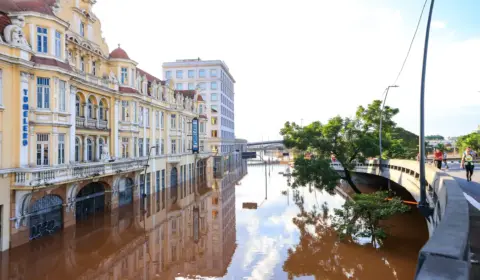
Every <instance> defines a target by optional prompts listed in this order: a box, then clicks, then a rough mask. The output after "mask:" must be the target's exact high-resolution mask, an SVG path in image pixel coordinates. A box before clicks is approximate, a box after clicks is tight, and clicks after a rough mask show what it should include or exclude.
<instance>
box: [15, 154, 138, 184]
mask: <svg viewBox="0 0 480 280" xmlns="http://www.w3.org/2000/svg"><path fill="white" fill-rule="evenodd" d="M145 164H146V160H119V161H114V162H91V163H85V164H78V165H69V166H65V167H49V168H25V169H16V171H15V172H14V173H15V182H14V185H15V186H16V187H36V186H45V185H53V184H61V183H64V182H69V181H73V180H78V179H80V178H89V177H95V176H108V175H113V174H117V173H124V172H131V171H137V170H141V169H142V168H144V166H145Z"/></svg>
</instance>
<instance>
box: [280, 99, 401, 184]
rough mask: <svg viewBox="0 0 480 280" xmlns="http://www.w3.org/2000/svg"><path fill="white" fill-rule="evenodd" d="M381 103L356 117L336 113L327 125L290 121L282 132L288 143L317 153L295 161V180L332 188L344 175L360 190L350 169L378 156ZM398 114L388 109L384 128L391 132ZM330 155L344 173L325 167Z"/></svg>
mask: <svg viewBox="0 0 480 280" xmlns="http://www.w3.org/2000/svg"><path fill="white" fill-rule="evenodd" d="M379 102H380V101H379V100H376V101H374V102H373V103H372V104H370V105H369V106H368V107H367V108H363V107H362V106H360V107H359V108H358V109H357V113H356V117H355V118H353V119H351V118H342V117H340V116H337V117H334V118H331V119H330V120H329V121H328V122H327V123H326V124H322V123H320V122H313V123H311V124H310V125H307V126H305V127H302V126H299V125H297V124H295V123H289V122H287V123H286V124H285V126H284V128H283V129H282V130H281V131H280V133H281V135H282V136H283V139H284V143H285V146H286V147H288V148H296V149H298V150H300V151H302V152H311V153H312V154H313V155H314V157H313V158H312V159H311V160H303V159H300V158H297V159H296V160H295V170H297V171H295V172H294V173H293V177H294V178H295V180H297V181H298V182H299V183H302V184H304V183H306V182H311V183H313V184H314V185H315V186H316V187H317V188H321V189H324V188H327V190H329V189H331V188H332V183H331V181H332V180H335V181H336V180H337V179H338V178H342V179H344V180H346V181H347V182H348V183H349V185H350V187H351V188H352V189H353V190H354V191H355V192H356V193H361V192H360V190H359V189H358V188H357V186H356V185H355V183H354V182H353V180H352V177H351V172H352V170H353V169H354V168H355V165H356V163H357V162H363V161H365V159H366V158H367V157H373V156H376V155H378V151H379V149H378V123H377V120H378V118H379V113H380V111H379V110H380V103H379ZM397 113H398V110H397V109H391V108H389V107H386V108H385V111H384V114H383V119H384V121H383V123H384V126H383V127H384V128H383V129H384V131H386V132H388V131H390V130H391V127H392V126H394V125H395V123H394V122H393V121H392V120H391V118H392V117H393V116H394V115H395V114H397ZM331 155H334V156H335V158H336V160H337V161H338V162H339V163H340V164H341V165H342V167H343V174H344V175H343V176H340V175H336V174H334V173H333V172H332V170H331V169H330V168H326V167H327V166H330V162H331ZM312 171H314V172H312ZM339 176H340V177H339Z"/></svg>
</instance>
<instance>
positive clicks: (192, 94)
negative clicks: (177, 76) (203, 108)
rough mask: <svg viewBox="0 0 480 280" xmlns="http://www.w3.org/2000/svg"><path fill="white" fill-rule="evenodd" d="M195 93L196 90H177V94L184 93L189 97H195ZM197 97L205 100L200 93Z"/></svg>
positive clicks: (199, 99)
mask: <svg viewBox="0 0 480 280" xmlns="http://www.w3.org/2000/svg"><path fill="white" fill-rule="evenodd" d="M195 93H196V91H195V90H175V95H177V94H182V95H183V96H185V97H189V98H191V99H193V97H194V96H195ZM197 99H198V101H204V100H203V98H202V96H201V95H200V94H199V95H198V97H197Z"/></svg>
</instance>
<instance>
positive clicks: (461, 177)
mask: <svg viewBox="0 0 480 280" xmlns="http://www.w3.org/2000/svg"><path fill="white" fill-rule="evenodd" d="M452 167H453V166H452ZM446 172H447V173H448V174H449V175H450V176H452V177H453V178H455V180H456V181H457V183H458V184H459V185H460V187H461V188H462V190H463V194H464V195H465V198H466V199H467V201H468V202H469V212H470V249H471V251H472V253H473V254H474V256H473V258H472V279H480V264H479V263H478V261H479V260H480V170H478V169H477V168H475V171H474V173H473V176H472V181H471V182H467V175H466V171H465V170H463V169H461V168H451V169H449V170H446Z"/></svg>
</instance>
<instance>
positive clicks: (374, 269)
mask: <svg viewBox="0 0 480 280" xmlns="http://www.w3.org/2000/svg"><path fill="white" fill-rule="evenodd" d="M284 169H285V167H284V166H280V165H277V166H273V167H268V171H267V176H266V177H265V168H264V166H261V165H259V166H249V167H248V174H247V175H245V176H244V174H243V173H244V172H245V170H237V172H234V173H231V174H229V175H227V176H226V177H225V178H223V179H216V180H214V181H213V182H200V183H198V182H197V185H195V184H191V183H187V184H184V185H182V186H179V187H178V188H184V191H181V192H178V190H172V189H168V191H162V192H160V193H154V194H152V195H151V196H150V197H148V198H147V199H145V200H143V201H142V200H136V201H134V202H133V203H131V204H129V205H126V206H123V207H121V208H120V209H119V210H118V211H115V212H113V213H104V214H97V215H96V216H93V217H89V219H86V220H85V221H82V222H80V223H78V224H77V225H76V226H72V227H68V228H66V229H64V230H62V231H60V232H58V233H56V234H54V235H52V236H47V237H42V238H40V239H38V240H35V241H33V242H30V243H28V244H26V245H23V246H20V247H17V248H14V249H12V250H10V251H7V252H4V253H3V254H2V255H1V267H0V268H1V279H55V280H56V279H137V280H138V279H145V280H146V279H297V278H298V279H349V278H350V279H385V280H388V279H400V280H404V279H405V280H406V279H412V278H413V275H414V272H415V266H416V262H417V256H418V250H419V249H420V248H421V246H422V245H423V244H424V243H425V241H426V238H427V230H426V226H425V223H424V221H423V220H422V219H423V218H422V217H420V215H419V214H418V213H417V212H416V210H415V211H411V212H409V213H407V214H404V215H402V216H398V217H394V218H393V219H392V220H391V221H389V224H390V225H391V227H390V229H389V231H390V233H391V235H390V236H389V238H388V239H387V240H386V241H385V244H384V246H383V247H382V248H381V249H379V250H376V249H374V248H372V247H371V245H369V244H367V245H363V246H361V245H358V244H355V243H347V242H340V241H339V240H338V238H337V236H336V234H335V232H333V231H332V230H331V229H330V228H329V227H328V219H325V217H326V216H328V214H329V213H330V214H331V209H333V208H339V207H340V206H341V205H342V204H343V202H344V199H343V198H342V197H340V196H338V195H329V194H326V193H321V192H318V191H312V192H310V191H309V190H308V188H303V189H300V190H298V191H293V190H291V189H289V188H288V186H287V179H286V177H283V176H282V175H279V174H278V173H279V172H281V171H284ZM242 177H243V178H242ZM239 179H240V181H238V180H239ZM237 181H238V182H237ZM266 183H267V188H265V184H266ZM180 193H181V194H185V195H179V194H180ZM322 205H324V206H323V207H322ZM325 205H326V206H328V207H325ZM244 206H245V207H244ZM247 206H248V207H247ZM255 207H256V209H252V208H255ZM249 208H250V209H249ZM313 209H316V212H315V213H313V212H311V210H313ZM328 209H330V210H328ZM312 224H315V225H312Z"/></svg>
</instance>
